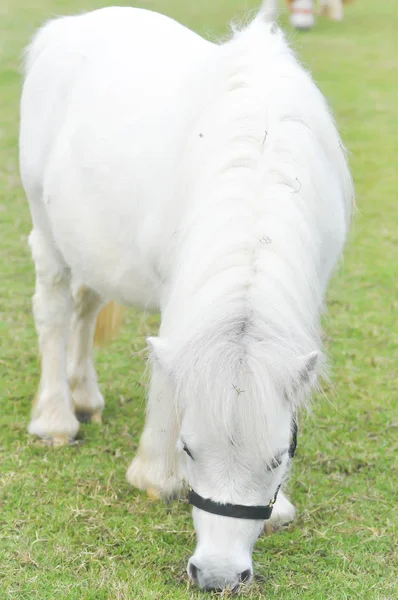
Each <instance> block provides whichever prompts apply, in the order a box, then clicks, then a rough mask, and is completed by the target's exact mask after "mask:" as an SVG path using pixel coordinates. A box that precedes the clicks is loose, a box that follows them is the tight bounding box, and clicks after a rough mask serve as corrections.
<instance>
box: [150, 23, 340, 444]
mask: <svg viewBox="0 0 398 600" xmlns="http://www.w3.org/2000/svg"><path fill="white" fill-rule="evenodd" d="M220 65H221V67H220V70H221V71H222V72H221V73H220V80H221V84H220V86H221V88H222V91H221V93H220V94H219V97H217V99H216V101H214V103H213V105H212V110H211V111H209V113H211V115H210V116H209V115H205V117H204V118H203V120H202V122H201V123H200V125H199V127H200V130H203V132H204V133H203V135H204V136H205V137H206V136H207V137H209V136H210V137H211V143H210V145H209V148H210V150H209V152H210V155H209V156H207V159H206V160H207V162H205V163H204V164H203V165H202V168H201V177H200V178H199V179H198V181H195V189H194V191H193V193H194V194H195V196H196V198H197V199H198V201H196V202H194V203H193V205H194V207H195V208H194V211H193V212H192V213H191V214H189V215H188V217H187V219H186V223H185V226H184V228H183V233H182V234H181V248H182V250H181V251H180V252H181V257H182V258H181V261H180V263H179V266H178V269H177V270H176V273H175V274H174V276H173V277H174V280H173V283H172V285H171V296H170V299H169V300H170V306H172V307H173V311H175V312H176V313H177V314H179V315H180V324H179V326H178V327H177V330H176V329H175V328H174V336H173V337H174V339H171V340H170V343H171V346H172V347H171V350H170V363H171V364H172V371H173V378H174V380H175V381H176V384H177V392H178V399H179V402H180V403H181V406H180V408H182V409H183V406H184V404H185V403H186V402H196V403H198V405H201V404H203V414H204V416H205V418H208V419H209V426H214V424H216V425H215V426H216V427H217V428H220V427H224V428H225V429H226V430H227V433H229V434H230V437H233V435H234V427H235V424H236V423H239V424H240V428H241V430H242V434H243V435H245V440H248V441H249V442H250V440H251V441H252V442H253V451H256V449H257V451H259V452H263V453H264V449H265V448H266V447H267V421H268V420H269V421H270V422H272V418H270V417H271V414H272V413H273V412H276V411H277V410H278V407H279V406H280V402H281V401H283V399H284V398H286V396H289V395H292V394H291V392H292V391H293V390H297V380H298V377H299V370H300V360H302V357H303V356H304V355H306V354H308V353H310V352H312V351H313V350H318V351H320V345H321V344H320V331H319V315H320V310H321V308H322V302H323V292H324V288H325V285H326V281H323V280H322V277H323V276H325V279H326V280H327V279H328V277H329V275H330V273H326V275H324V274H323V266H322V265H321V264H320V262H319V257H318V254H319V245H320V242H319V239H318V230H319V228H320V227H323V226H324V225H323V223H322V214H320V210H321V209H322V203H320V208H317V195H319V194H320V193H329V194H330V195H331V200H332V199H333V194H338V197H339V198H342V199H343V200H342V205H343V206H342V207H341V210H342V211H343V212H344V219H345V221H346V224H348V220H349V216H350V207H351V202H352V187H351V179H350V175H349V171H348V167H347V164H346V160H345V156H344V151H343V149H342V146H341V142H340V139H339V136H338V134H337V132H336V129H335V127H334V123H333V120H332V118H331V116H330V113H329V109H328V108H327V106H326V103H325V101H324V99H323V97H322V96H321V94H320V93H319V91H318V89H317V88H316V86H315V85H314V84H313V83H312V81H311V78H310V77H309V75H308V74H307V73H306V72H305V70H304V69H302V68H300V67H299V66H298V64H297V60H296V59H295V57H294V55H293V53H292V52H291V50H290V49H289V47H288V45H287V44H286V42H285V40H284V37H283V34H282V33H281V32H280V31H279V30H278V29H274V28H273V26H272V25H270V24H268V23H265V22H264V21H263V20H262V19H261V18H260V17H257V18H256V19H255V20H254V21H253V22H252V23H251V24H250V25H249V26H248V27H247V28H245V29H244V30H242V31H237V32H235V34H234V36H233V38H232V40H231V41H229V42H227V43H226V44H224V45H223V46H221V47H220ZM195 135H197V132H195ZM200 135H202V134H200ZM211 152H212V153H211ZM325 186H326V187H327V188H330V186H331V189H326V187H325ZM324 188H325V190H326V191H325V190H324ZM199 199H200V200H199ZM188 307H189V310H188ZM164 324H165V327H164V328H165V329H167V314H165V315H164ZM162 329H163V325H162ZM161 334H162V331H161ZM166 335H167V331H166ZM321 362H322V361H321ZM306 391H307V392H308V390H306ZM299 396H300V394H299Z"/></svg>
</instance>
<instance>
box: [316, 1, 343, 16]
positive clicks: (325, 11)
mask: <svg viewBox="0 0 398 600" xmlns="http://www.w3.org/2000/svg"><path fill="white" fill-rule="evenodd" d="M319 14H320V15H326V16H327V17H328V18H329V19H332V21H342V20H343V2H342V0H319Z"/></svg>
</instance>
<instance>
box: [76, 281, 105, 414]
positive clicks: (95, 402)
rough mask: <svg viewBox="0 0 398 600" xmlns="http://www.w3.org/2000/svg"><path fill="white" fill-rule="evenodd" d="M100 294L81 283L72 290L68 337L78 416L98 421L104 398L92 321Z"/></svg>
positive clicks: (94, 318) (99, 303) (98, 304)
mask: <svg viewBox="0 0 398 600" xmlns="http://www.w3.org/2000/svg"><path fill="white" fill-rule="evenodd" d="M102 304H103V301H102V298H101V297H100V296H99V295H98V294H97V293H96V292H94V291H93V290H91V289H89V288H87V287H86V286H84V285H80V286H76V287H75V288H74V290H73V313H72V320H71V327H70V333H69V340H68V380H69V386H70V390H71V394H72V401H73V404H74V407H75V413H76V416H77V417H78V419H79V420H86V419H91V421H95V422H101V413H102V410H103V408H104V399H103V397H102V394H101V392H100V391H99V388H98V383H97V376H96V373H95V369H94V364H93V356H92V355H93V336H94V328H95V321H96V317H97V314H98V311H99V309H100V308H101V305H102Z"/></svg>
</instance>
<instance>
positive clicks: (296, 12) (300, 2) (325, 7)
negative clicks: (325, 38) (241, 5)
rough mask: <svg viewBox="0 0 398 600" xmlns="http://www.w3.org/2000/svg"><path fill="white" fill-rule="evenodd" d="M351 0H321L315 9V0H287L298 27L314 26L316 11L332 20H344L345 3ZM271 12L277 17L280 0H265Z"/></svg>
mask: <svg viewBox="0 0 398 600" xmlns="http://www.w3.org/2000/svg"><path fill="white" fill-rule="evenodd" d="M349 1H350V0H319V3H318V10H317V11H316V10H315V2H314V0H286V2H287V4H288V7H289V11H290V22H291V24H292V26H293V27H295V28H296V29H311V28H312V27H313V26H314V22H315V18H314V14H315V12H318V14H320V15H324V16H326V17H328V18H329V19H331V20H332V21H342V20H343V3H346V2H349ZM265 5H266V6H267V8H268V10H269V11H270V14H271V15H272V16H273V17H274V18H275V17H276V15H277V12H278V0H265Z"/></svg>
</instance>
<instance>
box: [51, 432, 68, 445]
mask: <svg viewBox="0 0 398 600" xmlns="http://www.w3.org/2000/svg"><path fill="white" fill-rule="evenodd" d="M52 443H53V446H67V445H68V444H69V437H68V436H67V435H61V434H60V435H54V436H53V438H52Z"/></svg>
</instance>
